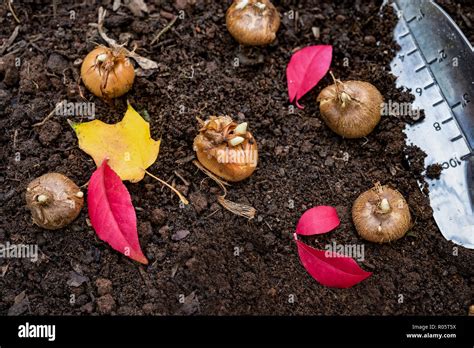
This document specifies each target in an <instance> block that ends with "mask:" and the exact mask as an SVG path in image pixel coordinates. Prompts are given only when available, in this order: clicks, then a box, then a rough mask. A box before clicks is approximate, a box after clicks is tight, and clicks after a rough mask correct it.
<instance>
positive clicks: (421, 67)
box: [415, 65, 426, 72]
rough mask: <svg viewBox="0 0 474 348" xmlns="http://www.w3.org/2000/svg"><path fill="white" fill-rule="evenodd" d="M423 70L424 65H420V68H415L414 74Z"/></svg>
mask: <svg viewBox="0 0 474 348" xmlns="http://www.w3.org/2000/svg"><path fill="white" fill-rule="evenodd" d="M424 68H426V65H422V66H420V67H419V68H416V70H415V72H418V71H421V70H423V69H424Z"/></svg>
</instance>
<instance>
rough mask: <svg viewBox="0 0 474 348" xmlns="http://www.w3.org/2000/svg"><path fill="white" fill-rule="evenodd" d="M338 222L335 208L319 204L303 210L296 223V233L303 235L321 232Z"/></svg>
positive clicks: (333, 226) (336, 224)
mask: <svg viewBox="0 0 474 348" xmlns="http://www.w3.org/2000/svg"><path fill="white" fill-rule="evenodd" d="M339 224H340V221H339V217H338V216H337V211H336V209H335V208H333V207H328V206H324V205H321V206H317V207H314V208H311V209H308V210H306V211H305V212H304V214H303V215H302V216H301V218H300V220H299V221H298V225H296V233H298V234H300V235H304V236H311V235H313V234H323V233H327V232H329V231H332V230H333V229H335V228H336V227H337V226H339Z"/></svg>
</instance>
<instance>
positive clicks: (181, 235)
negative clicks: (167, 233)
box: [171, 230, 191, 242]
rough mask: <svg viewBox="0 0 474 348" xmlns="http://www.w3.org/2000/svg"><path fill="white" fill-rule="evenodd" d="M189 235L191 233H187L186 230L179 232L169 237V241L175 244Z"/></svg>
mask: <svg viewBox="0 0 474 348" xmlns="http://www.w3.org/2000/svg"><path fill="white" fill-rule="evenodd" d="M190 233H191V232H189V231H188V230H179V231H177V232H175V233H173V235H172V236H171V239H172V240H174V241H175V242H177V241H180V240H182V239H184V238H186V237H187V236H189V234H190Z"/></svg>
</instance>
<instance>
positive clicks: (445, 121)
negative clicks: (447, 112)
mask: <svg viewBox="0 0 474 348" xmlns="http://www.w3.org/2000/svg"><path fill="white" fill-rule="evenodd" d="M452 120H454V118H452V117H450V118H448V119H447V120H444V121H443V122H441V123H442V124H446V123H448V122H450V121H452Z"/></svg>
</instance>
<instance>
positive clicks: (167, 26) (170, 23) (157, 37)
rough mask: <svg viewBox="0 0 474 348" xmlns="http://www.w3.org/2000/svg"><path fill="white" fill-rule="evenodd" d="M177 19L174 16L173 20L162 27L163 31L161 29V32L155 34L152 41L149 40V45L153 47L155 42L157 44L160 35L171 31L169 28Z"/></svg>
mask: <svg viewBox="0 0 474 348" xmlns="http://www.w3.org/2000/svg"><path fill="white" fill-rule="evenodd" d="M177 19H178V16H174V18H173V19H172V20H171V22H169V23H168V24H167V25H166V27H164V28H163V29H161V31H160V32H159V33H158V34H156V36H155V37H154V38H153V40H151V43H150V45H153V44H154V43H155V42H157V41H158V40H159V39H160V37H161V35H163V34H164V33H166V32H167V31H168V30H170V29H171V27H172V26H173V25H174V23H176V20H177Z"/></svg>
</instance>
